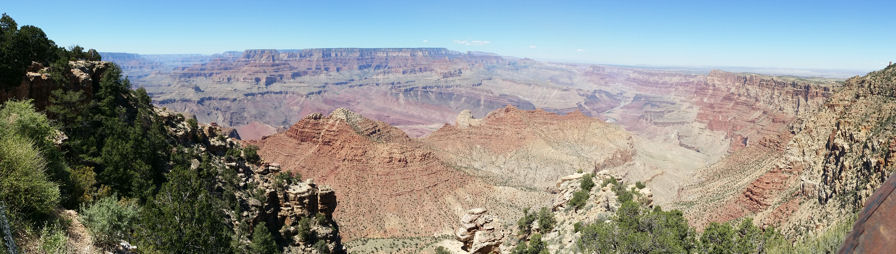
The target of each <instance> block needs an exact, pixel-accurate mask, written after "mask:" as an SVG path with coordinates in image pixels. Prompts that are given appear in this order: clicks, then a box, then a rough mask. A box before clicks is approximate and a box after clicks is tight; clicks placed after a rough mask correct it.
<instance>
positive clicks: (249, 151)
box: [243, 145, 261, 164]
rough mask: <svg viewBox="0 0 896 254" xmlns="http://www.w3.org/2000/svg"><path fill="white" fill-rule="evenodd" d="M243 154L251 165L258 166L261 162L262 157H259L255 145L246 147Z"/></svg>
mask: <svg viewBox="0 0 896 254" xmlns="http://www.w3.org/2000/svg"><path fill="white" fill-rule="evenodd" d="M243 153H244V154H245V155H246V161H248V162H249V163H254V164H257V163H258V162H260V161H261V157H259V156H258V147H257V146H253V145H248V146H246V148H245V149H243Z"/></svg>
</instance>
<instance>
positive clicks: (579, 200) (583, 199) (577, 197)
mask: <svg viewBox="0 0 896 254" xmlns="http://www.w3.org/2000/svg"><path fill="white" fill-rule="evenodd" d="M590 196H591V195H589V194H588V192H585V191H584V190H579V191H576V192H575V193H573V194H572V199H570V200H569V207H571V208H575V209H576V210H577V211H578V210H579V209H582V207H585V203H587V201H588V198H589V197H590Z"/></svg>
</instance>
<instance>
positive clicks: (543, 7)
mask: <svg viewBox="0 0 896 254" xmlns="http://www.w3.org/2000/svg"><path fill="white" fill-rule="evenodd" d="M50 7H52V8H50ZM894 9H896V3H894V2H893V1H863V2H861V3H859V2H854V1H812V2H783V1H750V2H737V3H733V2H727V1H688V3H679V2H673V1H634V2H633V1H608V2H601V1H558V2H554V1H550V2H549V1H451V2H438V1H408V2H404V1H401V2H383V1H371V2H367V1H355V2H351V1H350V2H339V3H334V2H330V1H310V2H309V1H282V2H277V1H253V2H243V1H207V2H206V1H167V0H162V1H125V2H122V1H99V2H98V3H97V2H94V3H91V4H83V3H81V2H76V1H75V2H72V1H43V2H42V4H41V7H40V8H36V7H35V5H34V3H32V2H28V1H9V2H6V3H4V6H3V9H2V10H0V11H3V12H7V13H8V14H10V15H11V16H13V17H14V18H15V19H16V20H17V21H18V22H19V24H20V25H36V26H39V27H42V28H44V29H46V30H45V32H46V33H47V34H48V36H49V37H50V38H54V39H55V40H56V42H57V43H58V44H60V45H74V44H80V45H84V46H86V47H90V48H96V49H98V50H100V51H105V52H136V53H143V54H159V53H178V54H185V53H201V54H213V53H219V52H224V51H227V50H233V49H249V48H330V47H445V48H448V49H452V50H457V51H464V52H465V51H484V52H494V53H497V54H500V55H504V56H515V57H528V58H534V59H539V60H549V61H562V62H577V63H601V64H619V65H649V66H686V67H695V66H696V67H700V66H748V67H755V68H762V69H770V68H774V69H778V70H788V69H794V70H795V69H799V70H806V69H813V70H847V71H845V72H844V73H864V72H868V71H872V70H875V69H879V68H881V67H884V66H886V64H887V63H888V62H889V61H891V60H894V59H896V47H892V42H894V41H896V33H892V31H893V27H896V19H894V18H892V15H891V14H892V13H891V11H892V10H894Z"/></svg>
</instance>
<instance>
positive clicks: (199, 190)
mask: <svg viewBox="0 0 896 254" xmlns="http://www.w3.org/2000/svg"><path fill="white" fill-rule="evenodd" d="M167 178H168V179H169V181H168V182H166V183H164V184H163V185H162V188H161V190H160V191H159V193H158V194H156V195H155V196H154V197H153V198H152V199H151V200H149V201H148V202H147V203H146V205H145V206H144V209H143V210H142V211H141V213H140V214H141V216H140V217H141V218H142V219H141V221H140V226H139V227H138V228H139V230H138V232H137V235H138V238H140V241H139V243H140V244H141V245H143V246H144V248H149V249H153V250H157V251H160V252H165V253H231V252H232V249H231V248H230V247H231V246H230V240H231V232H232V231H233V229H232V228H230V226H229V225H228V224H227V222H226V221H225V220H224V218H226V215H225V214H224V212H223V211H224V209H225V208H224V207H223V205H222V204H221V203H220V201H219V200H217V199H216V198H215V197H214V196H213V195H212V193H210V192H209V189H211V188H212V186H213V185H212V183H211V181H209V179H203V178H200V177H199V174H198V172H196V171H195V170H190V169H187V168H184V167H177V168H175V169H174V170H172V171H171V172H170V173H168V176H167Z"/></svg>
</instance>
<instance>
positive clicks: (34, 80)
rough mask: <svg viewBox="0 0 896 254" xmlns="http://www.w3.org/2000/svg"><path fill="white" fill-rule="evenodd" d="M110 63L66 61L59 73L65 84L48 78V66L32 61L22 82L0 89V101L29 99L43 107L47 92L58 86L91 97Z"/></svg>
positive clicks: (40, 107)
mask: <svg viewBox="0 0 896 254" xmlns="http://www.w3.org/2000/svg"><path fill="white" fill-rule="evenodd" d="M110 64H111V63H110V62H101V61H83V60H79V61H70V62H69V67H70V70H69V71H68V72H65V73H62V75H63V76H64V78H65V80H66V83H64V84H59V82H57V81H55V80H53V79H52V78H51V77H50V68H49V67H45V66H43V65H41V64H40V63H37V62H32V63H31V66H29V67H28V69H27V72H26V73H25V78H24V79H23V80H22V84H20V85H19V86H18V87H16V88H14V89H12V90H8V91H3V90H0V101H6V100H10V99H20V100H21V99H26V98H28V99H33V100H34V102H33V103H34V106H35V107H37V108H38V109H40V110H43V109H45V108H46V107H47V105H49V104H50V101H49V100H50V97H51V96H50V93H51V92H52V91H53V90H56V89H59V88H60V87H65V88H67V89H68V90H71V91H81V92H83V94H84V96H85V98H87V99H89V98H92V96H93V92H94V90H95V89H97V87H99V82H100V78H102V77H103V73H105V72H106V70H108V69H109V67H110Z"/></svg>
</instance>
